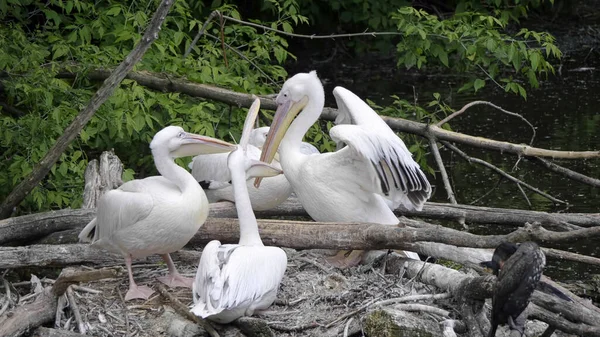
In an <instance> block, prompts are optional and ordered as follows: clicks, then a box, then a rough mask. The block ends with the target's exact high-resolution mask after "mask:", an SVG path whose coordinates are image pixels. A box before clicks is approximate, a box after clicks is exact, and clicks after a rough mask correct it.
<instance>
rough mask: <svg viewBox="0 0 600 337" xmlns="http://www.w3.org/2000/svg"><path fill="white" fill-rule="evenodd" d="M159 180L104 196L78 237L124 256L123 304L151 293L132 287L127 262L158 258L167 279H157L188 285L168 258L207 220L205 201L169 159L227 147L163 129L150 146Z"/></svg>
mask: <svg viewBox="0 0 600 337" xmlns="http://www.w3.org/2000/svg"><path fill="white" fill-rule="evenodd" d="M150 148H151V149H152V155H153V156H154V163H155V165H156V168H157V169H158V171H159V172H160V173H161V176H154V177H148V178H145V179H136V180H132V181H129V182H126V183H125V184H123V185H121V186H120V187H119V188H118V189H116V190H112V191H109V192H107V193H106V194H104V195H103V196H102V197H101V198H100V200H99V201H98V210H97V213H96V218H94V219H93V220H92V221H91V222H90V223H89V224H88V225H87V226H86V227H85V228H84V229H83V230H82V231H81V233H80V234H79V239H80V241H91V242H92V245H93V246H94V247H98V248H103V249H106V250H109V251H112V252H115V253H120V254H122V255H123V256H124V257H125V263H126V265H127V268H128V271H129V280H130V288H129V291H128V292H127V294H126V296H125V299H126V300H129V299H132V298H148V296H149V295H150V294H152V292H153V291H152V290H151V289H150V288H148V287H144V286H137V285H136V283H135V281H134V280H133V276H132V273H131V259H132V258H141V257H145V256H148V255H151V254H160V255H162V257H163V259H164V260H165V262H167V265H168V267H169V275H168V276H166V277H161V278H159V280H161V281H162V282H164V283H166V284H167V285H169V286H191V280H190V279H186V278H183V277H182V276H181V275H179V273H178V272H177V270H176V269H175V266H174V265H173V262H172V261H171V258H170V256H169V253H172V252H174V251H177V250H179V249H181V248H182V247H183V246H184V245H185V244H186V243H187V242H188V241H189V240H190V239H191V238H192V237H193V236H194V234H196V232H197V231H198V229H199V228H200V226H202V224H203V223H204V221H205V220H206V217H207V216H208V201H207V200H206V196H205V195H204V192H203V191H202V188H200V186H198V184H197V183H196V181H195V180H194V178H193V177H192V176H191V175H190V174H189V173H188V172H187V171H186V170H185V169H184V168H182V167H180V166H178V165H177V164H175V163H174V161H173V159H174V158H177V157H184V156H190V155H196V154H198V153H202V152H206V153H212V152H226V151H231V150H232V149H233V145H231V144H229V143H226V142H223V141H220V140H218V139H213V138H210V137H204V136H200V135H195V134H191V133H187V132H184V131H183V129H182V128H180V127H176V126H169V127H166V128H164V129H163V130H161V131H159V132H158V133H157V134H156V135H155V136H154V138H153V139H152V142H151V143H150Z"/></svg>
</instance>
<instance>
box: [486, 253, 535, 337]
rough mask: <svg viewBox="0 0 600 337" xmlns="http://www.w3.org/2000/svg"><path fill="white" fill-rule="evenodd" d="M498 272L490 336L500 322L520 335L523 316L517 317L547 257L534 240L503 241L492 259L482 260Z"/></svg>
mask: <svg viewBox="0 0 600 337" xmlns="http://www.w3.org/2000/svg"><path fill="white" fill-rule="evenodd" d="M481 265H482V266H485V267H489V268H491V269H492V271H493V272H494V275H497V277H498V280H497V281H496V285H495V286H494V295H493V297H492V320H491V323H492V327H491V329H490V332H489V334H488V336H489V337H494V336H495V335H496V329H497V328H498V325H499V324H505V323H507V324H508V325H509V327H510V329H511V330H517V331H519V332H520V333H521V335H523V332H524V328H525V320H517V318H518V317H519V316H520V315H521V313H522V312H523V311H524V310H525V308H526V307H527V305H528V304H529V301H530V298H531V295H532V294H533V291H534V290H535V288H536V286H537V284H538V282H539V281H540V277H541V276H542V272H543V271H544V266H545V265H546V257H545V256H544V253H543V252H542V250H541V249H540V247H538V245H537V244H536V243H535V242H523V243H521V244H520V245H518V246H517V245H516V244H514V243H510V242H503V243H501V244H500V245H499V246H498V247H496V250H495V251H494V256H493V258H492V261H486V262H482V263H481Z"/></svg>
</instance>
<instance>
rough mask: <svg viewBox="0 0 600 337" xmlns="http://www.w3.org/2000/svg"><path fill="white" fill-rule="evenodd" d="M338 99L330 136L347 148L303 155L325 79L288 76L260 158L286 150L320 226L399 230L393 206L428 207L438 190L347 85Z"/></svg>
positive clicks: (288, 173)
mask: <svg viewBox="0 0 600 337" xmlns="http://www.w3.org/2000/svg"><path fill="white" fill-rule="evenodd" d="M333 94H334V96H335V99H336V102H337V105H338V116H337V118H336V121H335V122H336V124H338V125H336V126H334V127H333V128H331V130H330V131H329V135H330V136H331V138H332V139H333V140H334V141H336V142H337V143H338V144H340V143H345V144H346V145H348V146H346V147H344V148H342V149H341V150H339V151H336V152H332V153H322V154H319V155H312V156H306V155H304V154H303V153H302V152H301V151H300V143H301V141H302V137H303V136H304V134H305V133H306V132H307V131H308V129H309V128H310V126H311V125H312V124H313V123H315V121H316V120H317V119H318V118H319V116H320V114H321V111H322V110H323V106H324V102H325V94H324V91H323V86H322V85H321V81H320V80H319V78H318V77H317V74H316V72H314V71H312V72H310V73H308V74H307V73H300V74H297V75H295V76H293V77H292V78H290V79H288V80H287V81H286V82H285V83H284V85H283V88H282V89H281V91H280V92H279V95H277V99H276V102H277V105H278V107H277V111H276V113H275V116H274V117H273V124H272V125H271V130H270V131H269V134H268V136H267V141H266V143H265V145H264V146H263V150H262V155H261V160H262V161H264V162H267V163H268V162H270V161H271V160H273V157H274V156H275V152H276V151H277V149H278V148H279V159H280V163H281V166H282V168H283V172H284V174H285V177H286V178H287V179H288V181H289V182H290V183H291V184H292V188H293V189H294V192H295V193H296V195H297V196H298V199H299V200H300V203H302V206H303V207H304V209H306V211H307V212H308V214H309V215H310V216H311V217H312V218H313V219H314V220H316V221H325V222H357V221H358V222H370V223H379V224H384V225H396V224H398V223H399V221H398V218H397V217H396V216H395V215H394V213H393V212H392V209H395V208H396V207H398V206H399V205H400V204H402V205H404V206H405V207H406V208H408V209H416V210H421V209H422V207H423V204H424V203H425V201H426V200H427V199H428V198H429V196H430V194H431V186H430V185H429V181H427V178H426V177H425V174H424V173H423V172H422V171H421V169H420V167H419V165H418V164H417V163H416V162H415V161H414V160H413V159H412V156H411V154H410V152H409V151H408V149H407V148H406V146H405V145H404V143H403V142H402V140H401V139H400V138H398V136H396V134H395V133H394V132H393V131H392V130H391V129H390V128H389V126H388V125H387V124H386V123H385V122H384V121H383V120H382V119H381V118H380V117H379V115H377V113H376V112H375V111H373V109H371V108H370V107H369V106H368V105H367V104H366V103H365V102H364V101H363V100H361V99H360V98H359V97H358V96H356V95H354V94H353V93H352V92H350V91H349V90H346V89H344V88H342V87H336V88H335V89H334V90H333ZM340 124H341V125H340ZM280 144H281V145H280ZM257 183H259V182H257ZM386 199H387V200H386ZM409 253H410V252H409ZM410 254H411V257H418V256H417V255H416V254H415V253H410ZM361 256H362V253H361V252H360V251H357V252H353V253H352V254H350V255H349V256H348V257H347V258H343V257H342V255H339V256H338V258H337V260H334V262H336V264H337V265H339V266H347V265H353V264H356V263H358V262H360V258H361Z"/></svg>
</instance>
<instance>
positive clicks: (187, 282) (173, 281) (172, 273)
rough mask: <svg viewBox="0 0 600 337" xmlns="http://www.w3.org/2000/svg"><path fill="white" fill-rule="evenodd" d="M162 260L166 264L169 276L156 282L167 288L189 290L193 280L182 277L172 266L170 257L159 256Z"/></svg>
mask: <svg viewBox="0 0 600 337" xmlns="http://www.w3.org/2000/svg"><path fill="white" fill-rule="evenodd" d="M161 257H162V259H163V260H164V261H165V262H166V263H167V267H168V268H169V274H168V275H166V276H161V277H159V278H158V280H159V281H160V282H162V283H164V284H166V285H168V286H169V287H171V288H173V287H187V288H191V287H192V284H193V283H194V280H193V279H191V278H189V277H183V276H181V274H179V272H178V271H177V268H175V264H173V260H171V255H169V254H164V255H161Z"/></svg>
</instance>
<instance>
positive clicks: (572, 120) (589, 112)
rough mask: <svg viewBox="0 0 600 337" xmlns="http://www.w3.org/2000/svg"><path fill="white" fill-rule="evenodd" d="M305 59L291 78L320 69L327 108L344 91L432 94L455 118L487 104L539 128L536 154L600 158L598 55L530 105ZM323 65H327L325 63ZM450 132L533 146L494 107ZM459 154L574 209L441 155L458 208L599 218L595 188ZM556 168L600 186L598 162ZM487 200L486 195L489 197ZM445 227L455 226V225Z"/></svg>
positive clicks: (354, 63) (383, 65)
mask: <svg viewBox="0 0 600 337" xmlns="http://www.w3.org/2000/svg"><path fill="white" fill-rule="evenodd" d="M321 50H323V49H321ZM303 54H304V55H303ZM302 57H307V58H308V59H306V58H305V62H300V63H298V64H295V65H292V66H291V67H289V69H288V71H289V72H290V74H294V73H296V72H300V71H308V70H311V69H316V70H317V72H318V73H319V76H320V78H321V79H322V80H323V81H324V82H325V89H326V95H327V97H326V99H327V105H329V106H335V101H334V100H333V96H332V94H331V90H332V89H333V87H334V86H335V85H341V86H344V87H346V88H347V89H349V90H351V91H353V92H354V93H356V94H358V95H359V96H360V97H361V98H363V99H366V98H368V99H371V100H373V101H374V102H376V103H378V104H379V105H388V104H391V102H392V99H391V98H390V95H398V96H399V97H401V98H404V99H407V100H410V101H412V100H414V99H415V94H416V95H417V96H416V98H417V100H418V102H420V103H425V102H429V101H431V100H432V93H434V92H439V93H440V94H441V95H442V97H443V98H444V100H445V101H446V103H448V104H449V105H450V106H451V107H452V108H454V109H456V110H458V109H460V108H461V107H462V106H463V105H464V104H466V103H468V102H471V101H474V100H486V101H490V102H492V103H494V104H496V105H499V106H501V107H502V108H504V109H506V110H509V111H512V112H515V113H518V114H521V115H522V116H523V117H525V118H526V119H527V120H529V122H530V123H531V124H533V125H534V127H535V128H536V137H535V140H534V143H533V146H536V147H540V148H547V149H554V150H569V151H585V150H600V132H599V131H600V113H599V112H600V62H599V61H598V59H599V57H598V56H597V55H596V54H595V53H592V57H590V54H589V53H581V54H579V55H575V56H573V57H569V58H565V59H564V60H563V64H562V66H560V65H556V68H557V70H558V69H559V67H560V73H559V72H558V71H557V74H556V75H551V76H549V78H548V79H547V80H544V81H542V82H541V85H540V88H538V89H529V88H528V96H527V100H523V99H522V98H521V97H518V96H516V95H513V94H507V93H505V92H504V90H502V89H499V88H497V87H495V86H494V85H493V84H491V83H490V82H488V83H487V84H486V87H485V88H484V89H483V90H480V91H479V92H478V93H477V94H468V95H467V94H458V93H457V89H458V88H459V87H460V85H461V84H460V82H461V79H460V78H459V77H456V76H453V75H451V74H445V73H443V72H440V73H436V74H431V73H430V74H427V73H426V72H417V71H402V70H398V69H396V67H395V61H394V60H393V59H390V60H377V61H373V60H368V59H348V60H346V61H340V60H339V59H336V61H335V62H333V61H327V60H319V59H318V58H316V57H315V56H314V54H310V53H309V52H305V53H303V52H300V55H299V59H302ZM311 57H312V59H311ZM322 58H323V59H326V58H327V56H322ZM307 60H308V62H307ZM305 63H306V64H309V65H308V66H307V65H305ZM448 73H449V72H448ZM524 86H525V85H524ZM525 87H526V88H527V86H525ZM451 126H452V128H453V130H454V131H458V132H463V133H466V134H470V135H474V136H482V137H487V138H491V139H496V140H502V141H508V142H512V143H529V142H530V139H531V136H532V130H531V128H530V127H529V126H528V125H527V124H525V123H524V122H523V121H521V120H519V119H517V118H515V117H511V116H508V115H505V114H502V113H500V112H498V111H496V110H494V109H492V108H489V107H473V108H471V109H469V110H467V112H466V113H464V114H463V115H461V116H459V117H457V118H456V119H454V120H453V121H452V122H451ZM457 146H458V147H459V148H461V149H462V150H463V151H465V152H467V154H469V155H470V156H473V157H477V158H481V159H485V160H487V161H488V162H491V163H493V164H494V165H496V166H498V167H500V168H502V169H503V170H505V171H507V172H510V173H511V174H512V175H514V176H516V177H517V178H519V179H521V180H524V181H525V182H527V183H529V184H530V185H533V186H535V187H537V188H539V189H540V190H542V191H544V192H546V193H548V194H550V195H552V196H554V197H556V198H558V199H561V200H564V201H566V202H568V204H569V206H564V205H558V204H555V203H554V202H552V201H550V200H548V199H546V198H544V197H541V196H539V195H537V194H534V193H532V192H530V191H527V190H526V192H525V193H526V195H527V197H528V199H529V202H531V206H529V204H528V202H527V200H526V199H525V198H524V197H523V195H522V193H521V192H520V190H519V189H518V187H517V186H516V184H514V183H512V182H509V181H506V180H503V181H501V182H500V183H499V176H498V175H496V174H494V173H492V172H491V171H490V170H488V169H486V168H484V167H482V166H479V165H475V164H469V163H467V162H466V161H464V160H463V159H462V158H460V157H458V156H456V155H453V154H452V153H451V152H450V151H449V150H444V149H443V150H442V156H443V157H444V162H445V164H446V169H447V170H448V173H449V175H450V178H451V181H452V185H453V187H454V189H455V193H456V195H457V200H458V202H459V203H464V204H469V203H472V202H474V201H476V202H475V203H474V204H475V205H480V206H490V207H504V208H520V209H532V210H539V211H547V212H593V213H597V212H600V207H599V205H600V191H599V189H597V188H593V187H590V186H588V185H585V184H582V183H579V182H575V181H572V180H569V179H567V178H565V177H563V176H561V175H559V174H556V173H553V172H550V171H548V170H546V169H544V168H542V167H540V166H538V165H537V164H536V163H535V162H533V161H529V160H527V159H521V160H520V161H519V164H518V166H517V169H516V170H513V168H514V165H515V163H516V162H517V161H518V158H517V157H516V156H514V155H512V154H501V153H498V152H492V151H484V150H481V149H477V148H471V147H468V146H465V145H458V144H457ZM429 162H430V165H432V167H436V166H435V163H434V162H433V159H430V160H429ZM554 162H555V163H557V164H559V165H562V166H565V167H568V168H570V169H573V170H575V171H577V172H580V173H583V174H586V175H588V176H591V177H594V178H600V160H599V159H594V160H556V161H554ZM430 179H431V181H432V183H434V184H435V185H436V189H435V193H434V195H433V197H432V200H434V201H440V202H446V201H447V197H446V192H445V190H444V188H443V183H442V181H441V179H440V177H439V174H437V177H436V179H434V178H433V177H430ZM434 180H435V181H434ZM490 190H491V192H490ZM486 193H489V194H487V196H484V195H486ZM448 225H450V226H456V224H455V223H451V224H448ZM512 229H514V228H510V227H506V226H493V225H486V226H479V227H472V230H473V232H476V233H479V234H499V233H505V232H508V231H510V230H512ZM596 241H597V239H596V240H594V239H590V240H585V241H581V242H578V243H577V244H576V245H575V246H573V247H569V246H563V247H561V248H562V249H565V250H572V249H573V248H576V250H577V251H579V252H584V253H588V254H591V255H594V256H598V255H599V254H600V248H599V247H598V245H597V244H596ZM547 272H548V274H550V276H554V277H557V278H559V279H585V278H588V277H589V276H591V275H590V274H597V273H600V269H597V268H590V267H589V266H587V265H579V264H575V263H560V264H558V263H557V262H556V261H549V266H548V270H547Z"/></svg>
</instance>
